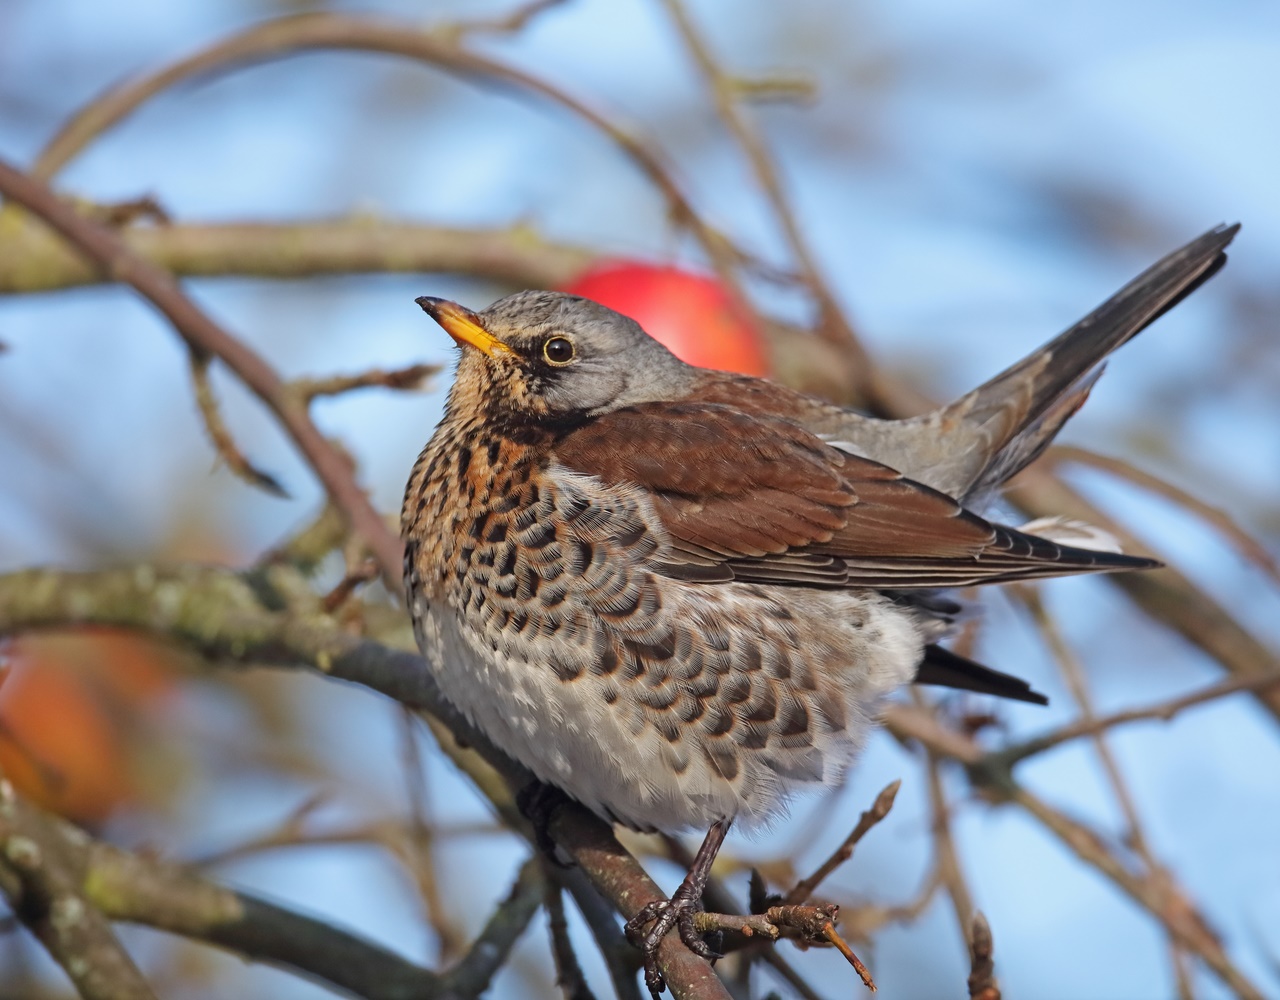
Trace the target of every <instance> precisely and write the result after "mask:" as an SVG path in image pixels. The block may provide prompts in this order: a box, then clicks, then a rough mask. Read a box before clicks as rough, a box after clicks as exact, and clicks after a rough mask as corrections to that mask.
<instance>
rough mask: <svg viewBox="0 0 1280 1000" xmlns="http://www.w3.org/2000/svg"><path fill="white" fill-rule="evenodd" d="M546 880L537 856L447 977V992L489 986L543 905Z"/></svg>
mask: <svg viewBox="0 0 1280 1000" xmlns="http://www.w3.org/2000/svg"><path fill="white" fill-rule="evenodd" d="M544 891H545V882H544V880H543V877H542V870H541V866H540V864H539V861H538V859H537V858H530V859H529V860H528V861H526V862H525V863H524V865H523V866H522V867H521V868H520V874H519V876H518V877H517V878H516V881H515V884H514V885H513V886H512V887H511V892H510V893H509V894H508V896H507V898H506V899H504V900H503V901H502V902H501V903H500V904H498V908H497V909H496V910H494V912H493V915H492V916H491V917H490V918H489V922H488V923H487V924H485V927H484V930H483V931H481V932H480V936H479V937H477V938H476V939H475V941H474V942H472V945H471V947H470V948H469V949H468V950H467V953H466V954H465V955H464V956H463V957H462V960H461V961H459V962H458V964H457V965H455V966H454V967H453V968H452V969H451V970H450V971H449V972H448V974H447V975H445V976H444V978H443V981H442V984H441V985H442V986H443V987H444V988H445V990H446V991H448V992H451V993H456V994H457V995H459V996H464V997H478V996H480V995H481V994H482V993H484V992H485V991H486V990H487V989H488V988H489V983H490V982H491V981H492V980H493V977H494V975H495V974H496V973H497V971H498V970H499V969H500V968H502V966H503V965H505V964H506V961H507V957H508V956H509V955H510V954H511V949H512V948H514V947H515V943H516V941H518V940H519V939H520V935H522V934H523V933H524V931H525V928H526V927H528V926H529V921H530V920H532V919H533V915H534V914H535V913H537V912H538V907H539V906H541V905H542V898H543V893H544Z"/></svg>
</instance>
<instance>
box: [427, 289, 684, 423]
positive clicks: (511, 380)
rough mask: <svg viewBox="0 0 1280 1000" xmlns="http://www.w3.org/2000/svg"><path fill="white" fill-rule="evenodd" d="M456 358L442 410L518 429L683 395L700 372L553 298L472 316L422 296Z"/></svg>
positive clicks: (604, 315)
mask: <svg viewBox="0 0 1280 1000" xmlns="http://www.w3.org/2000/svg"><path fill="white" fill-rule="evenodd" d="M417 303H418V305H420V306H422V308H423V310H424V311H426V312H427V313H428V314H430V315H431V316H432V317H433V318H434V319H435V320H436V322H437V323H439V324H440V325H441V326H442V327H444V329H445V332H446V333H448V334H449V336H451V337H452V338H453V339H454V340H455V341H457V343H458V346H459V347H461V348H462V358H461V360H460V361H459V362H458V373H457V377H456V380H455V383H454V389H453V393H452V394H451V396H450V407H451V408H454V409H457V408H464V409H474V410H484V411H487V412H488V413H489V415H491V416H493V417H502V418H507V419H513V420H516V421H518V422H532V423H539V422H559V421H565V420H578V419H585V418H589V417H593V416H598V415H599V414H602V413H608V412H610V411H611V410H616V409H620V408H621V407H624V406H631V405H634V404H636V403H645V402H652V401H655V400H665V399H675V398H679V397H680V396H682V395H684V394H685V393H686V392H687V391H688V389H689V387H690V386H691V384H692V382H693V380H694V379H695V378H696V373H697V372H698V370H699V369H696V368H692V367H690V366H689V365H686V364H685V363H684V362H683V361H681V360H679V359H678V358H677V357H676V356H675V355H673V354H672V353H671V352H670V351H668V350H667V349H666V348H665V347H663V346H662V345H661V344H660V343H658V342H657V341H656V340H654V339H653V338H652V337H650V336H649V335H648V334H647V333H645V332H644V330H643V329H641V327H640V325H639V324H638V323H636V322H635V321H634V320H632V319H628V318H627V317H626V316H623V315H621V314H620V313H616V312H614V311H613V310H611V309H606V308H605V307H604V306H602V305H599V304H597V303H595V302H592V301H591V300H590V299H583V298H579V297H578V296H576V295H565V294H563V293H561V292H518V293H516V294H515V295H508V296H507V297H506V298H504V299H499V300H498V301H497V302H495V303H493V305H491V306H489V308H487V309H484V310H482V311H481V312H472V311H471V310H470V309H467V308H465V307H464V306H460V305H458V304H457V303H456V302H450V301H448V300H447V299H438V298H433V297H432V296H429V295H424V296H422V297H421V298H419V299H418V300H417Z"/></svg>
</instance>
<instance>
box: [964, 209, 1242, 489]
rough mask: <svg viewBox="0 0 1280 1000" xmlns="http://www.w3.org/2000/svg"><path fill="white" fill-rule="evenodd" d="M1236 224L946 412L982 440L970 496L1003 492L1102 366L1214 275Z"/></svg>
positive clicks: (1151, 271) (1198, 242)
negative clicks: (980, 459) (980, 461)
mask: <svg viewBox="0 0 1280 1000" xmlns="http://www.w3.org/2000/svg"><path fill="white" fill-rule="evenodd" d="M1239 229H1240V226H1239V224H1236V225H1233V226H1218V227H1217V228H1215V229H1211V230H1209V232H1207V233H1205V234H1204V235H1203V236H1201V237H1199V238H1198V239H1195V240H1192V241H1191V242H1190V243H1188V244H1187V245H1186V246H1184V247H1182V248H1181V249H1180V250H1175V251H1174V252H1173V253H1171V254H1169V255H1168V256H1167V257H1165V258H1164V259H1162V260H1160V261H1158V262H1157V263H1156V264H1154V265H1152V266H1151V267H1150V268H1148V269H1147V270H1146V271H1144V272H1143V273H1142V274H1140V275H1139V276H1138V277H1137V278H1135V279H1134V280H1133V281H1131V282H1129V284H1127V285H1125V287H1124V288H1122V289H1121V290H1120V291H1119V292H1117V293H1116V294H1115V295H1113V296H1112V297H1111V298H1110V299H1108V300H1107V301H1106V302H1104V303H1103V304H1102V305H1100V306H1098V308H1097V309H1095V310H1094V311H1093V312H1091V313H1090V314H1089V315H1088V316H1086V317H1085V318H1084V319H1082V320H1080V321H1079V322H1078V323H1075V324H1074V325H1072V326H1071V327H1069V328H1068V329H1066V330H1064V331H1063V332H1062V333H1060V334H1059V335H1058V336H1057V337H1055V338H1054V339H1053V340H1051V341H1049V342H1048V343H1047V344H1045V345H1044V346H1043V347H1041V348H1040V349H1039V350H1037V351H1035V352H1033V353H1032V354H1030V355H1028V356H1027V357H1026V358H1024V359H1023V360H1022V361H1020V362H1018V363H1017V364H1015V365H1013V366H1012V367H1011V368H1008V369H1006V370H1005V371H1003V372H1001V373H1000V374H999V375H997V376H996V377H995V378H993V379H991V380H990V381H989V382H986V383H985V384H983V385H981V386H979V387H978V388H977V389H975V390H973V392H971V393H969V394H968V395H966V396H964V397H962V398H961V399H959V400H957V401H956V402H955V403H953V404H951V406H949V407H947V408H946V410H944V411H943V414H942V421H943V423H944V425H945V424H947V423H952V424H953V425H960V426H964V427H966V428H968V429H971V430H973V431H977V432H979V435H980V437H981V438H982V439H983V441H982V452H983V453H984V454H985V455H986V456H987V458H986V461H985V463H984V464H983V465H982V466H981V467H980V468H978V469H975V470H973V472H972V473H971V475H972V478H971V479H970V480H969V485H968V487H967V489H965V491H964V493H965V495H975V494H979V493H983V492H986V491H988V490H991V489H994V488H996V487H998V486H1000V485H1002V484H1003V483H1004V482H1005V481H1006V480H1008V479H1009V478H1010V477H1012V476H1013V475H1014V474H1015V473H1017V472H1019V471H1021V470H1022V469H1023V468H1024V467H1025V466H1026V465H1027V464H1028V463H1029V462H1030V461H1031V460H1032V459H1034V458H1035V457H1036V456H1037V455H1039V454H1040V453H1041V452H1042V451H1043V450H1044V449H1045V447H1046V446H1047V445H1048V444H1049V442H1050V441H1051V440H1052V439H1053V437H1054V436H1055V435H1056V434H1057V433H1058V431H1059V430H1061V428H1062V425H1063V424H1064V423H1065V422H1066V420H1067V418H1068V417H1070V416H1071V414H1072V413H1074V412H1075V410H1076V409H1078V408H1079V406H1080V405H1081V404H1082V403H1083V402H1084V399H1085V397H1086V396H1087V395H1088V390H1089V388H1090V387H1091V386H1092V383H1093V380H1094V379H1095V378H1096V375H1094V374H1093V373H1094V372H1095V370H1096V369H1097V366H1098V365H1099V364H1100V363H1101V362H1102V360H1103V359H1104V358H1105V357H1106V356H1107V355H1108V354H1110V353H1111V352H1112V351H1114V350H1115V349H1116V348H1118V347H1120V346H1121V345H1122V344H1124V343H1126V342H1127V341H1129V340H1131V339H1132V338H1134V337H1135V336H1137V335H1138V334H1139V333H1141V332H1142V331H1143V330H1145V329H1146V328H1147V327H1148V326H1150V325H1151V324H1152V323H1153V322H1155V321H1156V320H1157V319H1159V318H1160V317H1161V316H1163V315H1164V314H1165V313H1166V312H1168V311H1169V310H1170V309H1172V308H1173V307H1174V306H1176V305H1177V304H1178V303H1179V302H1181V301H1182V300H1183V299H1185V298H1186V297H1187V296H1188V295H1190V294H1191V293H1192V292H1194V291H1195V290H1196V289H1197V288H1199V287H1200V286H1201V285H1202V284H1204V283H1205V282H1206V281H1208V280H1209V279H1210V278H1211V277H1213V275H1215V274H1216V273H1217V272H1218V271H1219V270H1220V269H1221V268H1222V266H1223V265H1224V264H1225V263H1226V261H1227V256H1226V254H1225V253H1224V252H1223V251H1224V250H1225V249H1226V247H1227V245H1228V244H1229V243H1230V242H1231V241H1232V239H1233V238H1234V237H1235V235H1236V233H1237V232H1238V231H1239Z"/></svg>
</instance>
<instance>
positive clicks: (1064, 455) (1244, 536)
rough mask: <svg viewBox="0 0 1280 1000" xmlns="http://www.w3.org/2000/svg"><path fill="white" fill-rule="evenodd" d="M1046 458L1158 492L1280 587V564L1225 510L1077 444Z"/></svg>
mask: <svg viewBox="0 0 1280 1000" xmlns="http://www.w3.org/2000/svg"><path fill="white" fill-rule="evenodd" d="M1044 457H1045V460H1046V461H1047V462H1048V463H1049V465H1050V466H1051V467H1053V468H1056V467H1057V466H1059V465H1062V464H1064V463H1075V464H1077V465H1087V466H1091V467H1092V468H1095V469H1101V470H1103V471H1104V472H1109V473H1110V474H1111V475H1113V476H1115V477H1116V478H1118V479H1125V480H1128V481H1129V482H1131V483H1133V484H1134V485H1135V486H1140V487H1142V488H1143V489H1145V490H1149V491H1150V492H1152V493H1156V494H1158V495H1159V496H1162V497H1164V498H1165V499H1166V500H1170V501H1172V502H1173V503H1175V504H1177V505H1178V506H1179V507H1183V508H1185V509H1186V510H1188V511H1190V512H1191V513H1192V514H1195V515H1196V516H1197V517H1199V518H1200V519H1201V520H1203V521H1204V522H1205V523H1207V524H1209V525H1212V526H1213V527H1214V528H1216V529H1217V530H1218V531H1220V532H1221V533H1222V534H1223V535H1225V536H1226V537H1227V539H1228V540H1229V541H1230V542H1231V543H1232V544H1233V545H1234V546H1235V547H1236V548H1237V549H1238V550H1239V552H1240V554H1241V555H1242V556H1244V557H1245V558H1246V559H1248V560H1249V561H1250V562H1251V563H1253V564H1254V565H1255V566H1257V567H1258V569H1260V570H1262V572H1263V573H1265V574H1266V575H1267V576H1269V577H1270V578H1271V581H1272V582H1273V583H1275V584H1277V585H1280V564H1277V563H1276V560H1275V559H1274V558H1273V557H1272V555H1271V553H1270V552H1268V551H1267V548H1266V546H1265V545H1263V544H1262V543H1261V542H1260V541H1258V540H1257V539H1256V538H1254V537H1253V536H1252V535H1250V534H1249V533H1248V532H1247V531H1245V530H1244V529H1243V528H1242V527H1240V525H1239V524H1237V523H1236V521H1235V518H1233V517H1232V516H1231V515H1230V514H1228V513H1227V512H1226V511H1225V510H1223V509H1222V508H1220V507H1215V506H1213V505H1212V504H1209V503H1205V502H1204V501H1203V500H1200V499H1198V498H1196V497H1194V496H1192V495H1191V494H1190V493H1188V492H1187V491H1186V490H1184V489H1181V488H1180V487H1178V486H1175V485H1174V484H1173V483H1171V482H1169V481H1167V480H1165V479H1161V478H1160V477H1159V476H1156V475H1152V474H1151V473H1150V472H1144V471H1143V470H1141V469H1139V468H1136V467H1135V466H1133V465H1130V464H1129V463H1128V462H1122V461H1120V459H1118V458H1110V457H1108V456H1106V455H1099V454H1098V453H1097V452H1094V451H1089V450H1088V449H1086V448H1077V447H1075V446H1074V445H1066V444H1059V445H1054V446H1053V447H1052V448H1050V449H1049V450H1048V451H1047V452H1045V456H1044Z"/></svg>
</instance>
